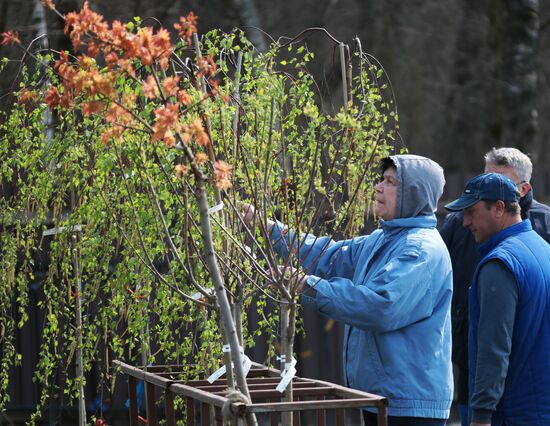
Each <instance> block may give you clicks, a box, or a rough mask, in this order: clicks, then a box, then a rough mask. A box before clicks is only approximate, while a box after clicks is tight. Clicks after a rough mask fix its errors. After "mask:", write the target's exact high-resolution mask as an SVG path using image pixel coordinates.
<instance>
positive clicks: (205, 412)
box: [201, 402, 211, 426]
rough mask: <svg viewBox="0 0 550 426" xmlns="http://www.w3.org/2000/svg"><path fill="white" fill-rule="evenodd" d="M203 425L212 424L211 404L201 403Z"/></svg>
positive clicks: (208, 425)
mask: <svg viewBox="0 0 550 426" xmlns="http://www.w3.org/2000/svg"><path fill="white" fill-rule="evenodd" d="M201 426H211V425H210V405H208V404H205V403H204V402H203V403H202V404H201Z"/></svg>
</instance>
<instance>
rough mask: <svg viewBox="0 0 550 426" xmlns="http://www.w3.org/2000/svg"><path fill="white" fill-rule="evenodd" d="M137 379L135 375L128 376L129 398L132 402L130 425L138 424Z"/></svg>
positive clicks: (136, 425)
mask: <svg viewBox="0 0 550 426" xmlns="http://www.w3.org/2000/svg"><path fill="white" fill-rule="evenodd" d="M136 387H137V380H136V378H135V377H132V376H129V377H128V400H129V402H130V413H129V415H130V426H138V406H137V389H136Z"/></svg>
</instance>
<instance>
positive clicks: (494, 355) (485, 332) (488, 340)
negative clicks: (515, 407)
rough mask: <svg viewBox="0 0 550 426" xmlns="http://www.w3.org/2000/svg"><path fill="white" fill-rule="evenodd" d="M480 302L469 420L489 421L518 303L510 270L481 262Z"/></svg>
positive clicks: (503, 374)
mask: <svg viewBox="0 0 550 426" xmlns="http://www.w3.org/2000/svg"><path fill="white" fill-rule="evenodd" d="M478 297H479V304H480V316H479V326H478V330H477V365H476V375H475V385H474V389H472V397H471V401H470V402H471V406H472V410H473V414H472V416H473V419H472V420H473V421H477V422H480V423H481V422H487V423H489V422H490V421H491V415H492V413H493V412H494V411H495V410H496V407H497V405H498V403H499V402H500V399H501V398H502V394H503V392H504V386H505V381H506V376H507V374H508V366H509V362H510V353H511V351H512V336H513V333H514V321H515V315H516V309H517V302H518V287H517V284H516V280H515V278H514V275H513V274H512V272H511V271H510V270H509V269H507V267H506V266H505V265H504V264H503V263H501V262H499V261H490V262H487V263H486V264H484V265H483V266H482V267H481V270H480V271H479V277H478Z"/></svg>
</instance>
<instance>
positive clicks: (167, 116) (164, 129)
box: [152, 104, 178, 147]
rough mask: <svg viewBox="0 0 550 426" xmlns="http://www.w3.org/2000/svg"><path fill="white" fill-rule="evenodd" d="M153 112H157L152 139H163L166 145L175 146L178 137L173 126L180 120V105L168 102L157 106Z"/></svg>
mask: <svg viewBox="0 0 550 426" xmlns="http://www.w3.org/2000/svg"><path fill="white" fill-rule="evenodd" d="M153 112H154V114H155V124H154V125H153V136H152V140H153V141H156V140H163V141H164V143H165V144H166V146H168V147H172V146H174V145H175V144H176V139H175V137H174V134H173V132H172V128H173V127H174V126H175V125H176V124H177V122H178V105H175V104H168V105H166V106H162V107H160V108H157V109H156V110H155V111H153Z"/></svg>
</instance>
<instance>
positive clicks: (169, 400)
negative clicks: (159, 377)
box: [164, 389, 176, 426]
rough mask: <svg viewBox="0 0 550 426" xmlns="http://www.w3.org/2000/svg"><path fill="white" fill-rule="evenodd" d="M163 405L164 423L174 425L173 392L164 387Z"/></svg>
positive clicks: (169, 425) (168, 425)
mask: <svg viewBox="0 0 550 426" xmlns="http://www.w3.org/2000/svg"><path fill="white" fill-rule="evenodd" d="M164 406H165V411H166V425H167V426H176V412H175V411H174V394H173V393H172V392H171V391H170V390H169V389H166V390H165V391H164Z"/></svg>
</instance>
